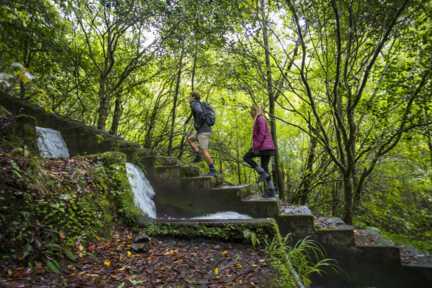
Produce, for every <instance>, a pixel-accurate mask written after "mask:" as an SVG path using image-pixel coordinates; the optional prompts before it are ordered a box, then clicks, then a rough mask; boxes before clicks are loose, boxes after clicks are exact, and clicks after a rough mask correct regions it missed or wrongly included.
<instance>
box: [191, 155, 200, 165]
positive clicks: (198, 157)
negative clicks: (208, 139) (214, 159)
mask: <svg viewBox="0 0 432 288" xmlns="http://www.w3.org/2000/svg"><path fill="white" fill-rule="evenodd" d="M201 161H202V157H201V154H199V153H195V158H194V159H193V160H192V163H198V162H201Z"/></svg>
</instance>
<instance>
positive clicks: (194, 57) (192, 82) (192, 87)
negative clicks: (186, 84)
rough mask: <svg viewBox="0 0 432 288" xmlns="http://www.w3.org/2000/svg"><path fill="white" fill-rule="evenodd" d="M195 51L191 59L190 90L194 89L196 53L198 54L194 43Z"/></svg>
mask: <svg viewBox="0 0 432 288" xmlns="http://www.w3.org/2000/svg"><path fill="white" fill-rule="evenodd" d="M194 49H195V51H194V55H193V59H192V75H191V91H194V90H195V72H196V63H197V54H198V48H197V45H196V43H195V48H194Z"/></svg>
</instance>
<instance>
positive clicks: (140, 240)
mask: <svg viewBox="0 0 432 288" xmlns="http://www.w3.org/2000/svg"><path fill="white" fill-rule="evenodd" d="M150 241H151V238H150V237H149V236H147V234H145V233H140V234H138V236H136V237H135V239H134V240H133V243H132V251H133V252H134V253H146V252H147V251H148V250H149V249H150V243H151V242H150Z"/></svg>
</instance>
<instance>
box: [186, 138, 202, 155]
mask: <svg viewBox="0 0 432 288" xmlns="http://www.w3.org/2000/svg"><path fill="white" fill-rule="evenodd" d="M187 141H188V143H189V145H190V146H191V148H192V150H193V151H194V152H195V153H200V149H199V147H198V144H197V142H196V141H197V139H196V135H191V136H189V137H188V138H187Z"/></svg>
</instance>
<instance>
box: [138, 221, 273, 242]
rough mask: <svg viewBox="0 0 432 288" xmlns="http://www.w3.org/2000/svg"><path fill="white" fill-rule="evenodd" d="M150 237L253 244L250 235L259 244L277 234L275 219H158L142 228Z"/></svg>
mask: <svg viewBox="0 0 432 288" xmlns="http://www.w3.org/2000/svg"><path fill="white" fill-rule="evenodd" d="M141 227H142V228H143V229H144V231H145V232H146V233H147V234H148V235H150V236H165V237H179V238H188V239H190V238H208V239H217V240H224V241H232V242H251V238H250V235H251V234H250V233H254V235H255V236H254V237H256V240H258V242H259V243H255V244H265V243H264V242H265V241H264V240H271V239H273V237H274V236H275V235H276V233H277V226H276V222H275V221H274V219H250V220H198V219H187V220H185V219H167V220H164V219H157V220H155V222H154V223H153V224H147V225H143V226H141Z"/></svg>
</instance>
